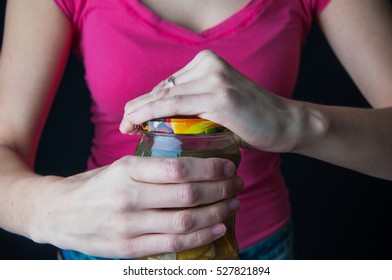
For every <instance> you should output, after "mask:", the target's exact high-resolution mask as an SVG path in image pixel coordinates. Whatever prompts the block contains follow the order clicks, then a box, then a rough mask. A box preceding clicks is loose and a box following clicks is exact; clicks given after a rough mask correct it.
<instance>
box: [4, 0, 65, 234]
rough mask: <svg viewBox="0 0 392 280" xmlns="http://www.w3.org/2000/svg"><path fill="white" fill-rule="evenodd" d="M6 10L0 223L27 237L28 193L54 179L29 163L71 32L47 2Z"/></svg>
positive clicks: (13, 4) (16, 2)
mask: <svg viewBox="0 0 392 280" xmlns="http://www.w3.org/2000/svg"><path fill="white" fill-rule="evenodd" d="M6 14H7V16H6V21H5V31H4V43H3V46H2V52H1V57H0V122H1V126H0V160H1V162H2V164H1V168H0V226H1V227H3V228H5V229H8V230H10V231H13V232H17V233H19V234H24V235H29V234H28V233H27V232H29V230H30V229H29V228H28V227H29V225H30V223H29V221H32V220H33V219H31V217H30V215H31V214H32V212H31V210H32V209H34V207H35V206H34V205H32V204H33V203H34V200H33V199H31V198H32V197H33V193H35V192H36V191H37V189H39V188H41V187H44V186H45V185H48V184H47V183H48V182H46V181H47V180H52V179H54V178H49V177H47V178H44V177H39V176H36V175H34V174H33V172H32V167H33V162H34V158H35V152H36V148H37V144H38V140H39V137H40V133H41V131H42V128H43V125H44V121H45V119H46V116H47V114H48V111H49V108H50V105H51V102H52V100H53V97H54V94H55V91H56V88H57V86H58V83H59V81H60V77H61V74H62V72H63V69H64V67H65V63H66V59H67V56H68V52H69V48H70V41H71V36H72V32H71V25H70V23H69V21H68V20H67V19H66V18H65V17H64V16H63V15H62V14H61V13H60V11H59V10H58V9H57V8H56V7H55V6H54V4H53V3H52V2H51V1H47V0H36V1H23V0H10V1H8V3H7V13H6ZM41 183H42V185H41ZM32 185H34V186H35V189H34V190H32V188H31V186H32ZM11 186H12V187H11ZM41 191H43V190H41ZM43 193H44V192H43ZM20 201H23V202H22V203H21V202H20Z"/></svg>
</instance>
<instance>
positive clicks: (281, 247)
mask: <svg viewBox="0 0 392 280" xmlns="http://www.w3.org/2000/svg"><path fill="white" fill-rule="evenodd" d="M293 243H294V233H293V225H292V222H291V221H289V222H287V223H286V224H285V225H284V226H283V227H281V228H280V229H279V230H278V231H276V232H275V233H273V234H271V235H270V236H268V237H267V238H265V239H263V240H261V241H259V242H257V243H255V244H253V245H251V246H250V247H247V248H245V249H242V250H240V260H292V259H294V253H293Z"/></svg>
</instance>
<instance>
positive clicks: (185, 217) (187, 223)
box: [174, 210, 195, 233]
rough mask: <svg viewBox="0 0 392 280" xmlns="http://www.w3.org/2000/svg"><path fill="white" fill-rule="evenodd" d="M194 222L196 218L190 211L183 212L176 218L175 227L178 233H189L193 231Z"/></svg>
mask: <svg viewBox="0 0 392 280" xmlns="http://www.w3.org/2000/svg"><path fill="white" fill-rule="evenodd" d="M194 220H195V219H194V216H193V215H192V213H191V212H190V211H189V210H182V211H180V212H178V214H177V215H176V216H175V218H174V227H175V229H176V231H177V232H180V233H184V232H188V231H190V230H192V228H193V226H194Z"/></svg>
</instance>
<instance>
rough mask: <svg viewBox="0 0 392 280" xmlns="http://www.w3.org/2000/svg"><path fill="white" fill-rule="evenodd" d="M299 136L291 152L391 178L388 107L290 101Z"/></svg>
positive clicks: (391, 136)
mask: <svg viewBox="0 0 392 280" xmlns="http://www.w3.org/2000/svg"><path fill="white" fill-rule="evenodd" d="M294 104H296V105H295V106H297V108H298V111H300V113H299V114H297V115H298V116H300V117H297V118H298V122H297V123H298V130H299V131H300V135H301V136H300V138H299V141H298V144H297V146H296V147H295V148H294V149H293V150H292V152H295V153H299V154H302V155H307V156H310V157H313V158H317V159H320V160H323V161H326V162H329V163H332V164H335V165H339V166H342V167H346V168H349V169H353V170H356V171H359V172H362V173H365V174H368V175H371V176H376V177H379V178H384V179H389V180H392V142H391V139H392V108H391V107H390V108H383V109H359V108H346V107H335V106H323V105H316V104H310V103H304V102H294Z"/></svg>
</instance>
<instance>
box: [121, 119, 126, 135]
mask: <svg viewBox="0 0 392 280" xmlns="http://www.w3.org/2000/svg"><path fill="white" fill-rule="evenodd" d="M126 126H127V123H126V120H125V119H122V121H121V123H120V128H119V129H120V131H121V132H125V129H126Z"/></svg>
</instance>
